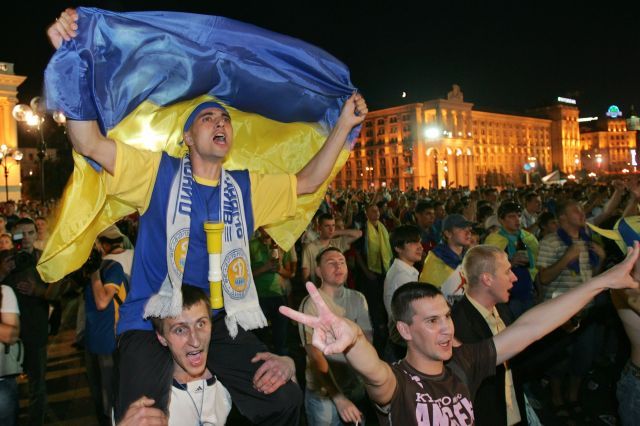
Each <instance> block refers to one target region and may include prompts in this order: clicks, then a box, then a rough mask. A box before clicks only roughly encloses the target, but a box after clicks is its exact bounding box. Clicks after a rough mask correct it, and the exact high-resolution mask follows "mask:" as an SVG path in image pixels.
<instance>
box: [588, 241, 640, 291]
mask: <svg viewBox="0 0 640 426" xmlns="http://www.w3.org/2000/svg"><path fill="white" fill-rule="evenodd" d="M639 254H640V243H638V241H636V242H635V243H634V244H633V247H629V249H628V251H627V257H626V258H625V259H624V260H623V261H622V262H620V263H618V264H617V265H615V266H614V267H613V268H611V269H608V270H607V271H605V272H603V273H602V274H600V275H598V276H596V277H595V278H594V280H598V281H599V282H600V283H602V284H603V286H604V287H607V288H613V289H624V288H631V289H637V288H638V286H639V284H638V281H637V279H636V278H635V277H633V276H632V275H631V271H632V270H633V269H634V267H635V265H636V262H637V261H638V255H639ZM634 275H635V274H634Z"/></svg>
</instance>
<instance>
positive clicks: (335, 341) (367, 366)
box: [280, 283, 397, 405]
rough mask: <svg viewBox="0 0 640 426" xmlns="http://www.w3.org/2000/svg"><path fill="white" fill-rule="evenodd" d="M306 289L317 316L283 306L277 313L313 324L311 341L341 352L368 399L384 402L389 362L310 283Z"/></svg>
mask: <svg viewBox="0 0 640 426" xmlns="http://www.w3.org/2000/svg"><path fill="white" fill-rule="evenodd" d="M307 291H308V292H309V295H310V296H311V299H312V300H313V302H314V303H315V305H316V308H317V309H318V316H317V317H313V316H311V315H306V314H303V313H300V312H298V311H295V310H293V309H291V308H289V307H286V306H281V307H280V313H282V314H283V315H285V316H287V317H289V318H291V319H293V320H295V321H298V322H300V323H302V324H304V325H307V326H309V327H311V328H313V329H314V332H313V340H312V344H313V346H314V347H316V348H317V349H319V350H320V351H321V352H322V353H324V354H325V355H329V354H335V353H344V354H345V357H346V358H347V361H348V362H349V365H351V367H352V368H353V369H354V370H355V371H356V372H357V373H358V374H359V375H360V376H362V378H363V379H364V382H365V387H366V389H367V393H368V394H369V397H370V398H371V400H372V401H373V402H375V403H377V404H379V405H386V404H388V403H389V402H390V401H391V398H392V397H393V393H394V392H395V389H396V386H397V382H396V376H395V375H394V374H393V371H391V367H389V364H387V363H386V362H384V361H382V360H381V359H380V358H378V354H377V353H376V350H375V349H374V347H373V346H371V344H370V343H369V342H368V341H367V339H366V337H365V336H364V334H363V332H362V329H361V328H360V327H358V326H357V325H356V324H355V323H354V322H352V321H349V320H348V319H346V318H341V317H338V316H336V315H335V314H334V313H333V312H331V311H330V310H329V308H328V307H327V305H326V304H325V303H324V301H323V300H322V297H321V296H320V294H319V293H318V290H317V289H316V287H315V286H314V285H313V284H312V283H307Z"/></svg>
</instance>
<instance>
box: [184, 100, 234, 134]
mask: <svg viewBox="0 0 640 426" xmlns="http://www.w3.org/2000/svg"><path fill="white" fill-rule="evenodd" d="M207 108H217V109H221V110H222V111H224V112H225V113H227V114H229V112H227V110H226V109H225V107H223V106H222V105H220V104H219V103H217V102H213V101H208V102H203V103H201V104H200V105H198V106H197V107H196V108H195V109H194V110H193V111H191V114H189V117H188V118H187V121H185V122H184V128H183V129H182V132H183V133H185V132H186V131H187V130H189V129H190V128H191V125H192V124H193V121H194V120H195V119H196V117H197V116H198V114H200V113H201V112H202V111H203V110H205V109H207Z"/></svg>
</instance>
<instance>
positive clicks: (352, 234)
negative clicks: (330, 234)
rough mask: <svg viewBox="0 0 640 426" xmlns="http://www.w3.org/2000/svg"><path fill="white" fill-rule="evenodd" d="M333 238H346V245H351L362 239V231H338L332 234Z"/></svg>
mask: <svg viewBox="0 0 640 426" xmlns="http://www.w3.org/2000/svg"><path fill="white" fill-rule="evenodd" d="M334 237H346V240H347V243H349V244H351V243H352V242H354V241H355V240H357V239H358V238H360V237H362V231H361V230H359V229H340V230H337V231H336V232H335V233H334Z"/></svg>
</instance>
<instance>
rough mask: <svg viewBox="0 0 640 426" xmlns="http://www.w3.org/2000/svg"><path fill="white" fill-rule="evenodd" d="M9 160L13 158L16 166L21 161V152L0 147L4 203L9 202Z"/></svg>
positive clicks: (5, 146) (3, 145) (4, 146)
mask: <svg viewBox="0 0 640 426" xmlns="http://www.w3.org/2000/svg"><path fill="white" fill-rule="evenodd" d="M9 158H13V160H14V161H15V162H16V164H19V163H20V160H22V152H20V151H18V150H17V149H13V148H9V147H7V145H5V144H2V145H0V165H2V167H3V168H4V193H5V197H6V201H9V168H10V167H11V165H10V164H9V163H8V160H9Z"/></svg>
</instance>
